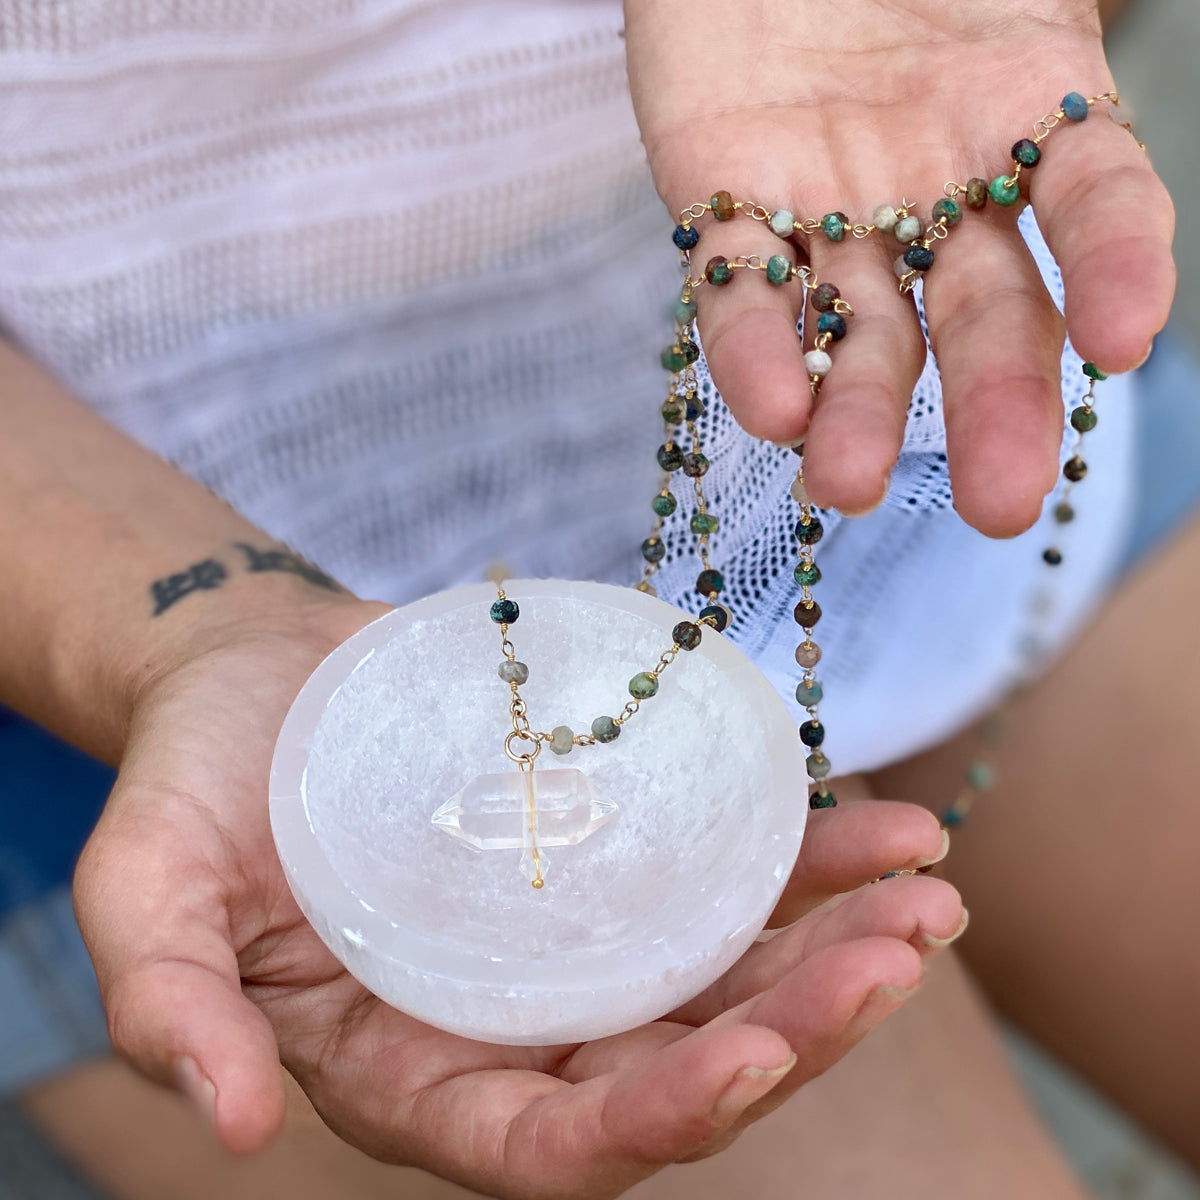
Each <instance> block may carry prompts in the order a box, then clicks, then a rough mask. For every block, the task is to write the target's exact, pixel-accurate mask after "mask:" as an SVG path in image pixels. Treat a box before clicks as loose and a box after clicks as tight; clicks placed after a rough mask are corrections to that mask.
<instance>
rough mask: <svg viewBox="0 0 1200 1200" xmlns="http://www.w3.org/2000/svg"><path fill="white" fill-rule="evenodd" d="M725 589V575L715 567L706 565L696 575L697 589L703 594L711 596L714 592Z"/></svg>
mask: <svg viewBox="0 0 1200 1200" xmlns="http://www.w3.org/2000/svg"><path fill="white" fill-rule="evenodd" d="M724 590H725V576H724V575H722V574H721V572H720V571H718V570H717V569H716V568H715V567H706V568H705V569H704V570H703V571H701V572H700V574H699V575H697V576H696V591H698V592H699V593H700V595H702V596H711V595H712V594H713V592H723V591H724Z"/></svg>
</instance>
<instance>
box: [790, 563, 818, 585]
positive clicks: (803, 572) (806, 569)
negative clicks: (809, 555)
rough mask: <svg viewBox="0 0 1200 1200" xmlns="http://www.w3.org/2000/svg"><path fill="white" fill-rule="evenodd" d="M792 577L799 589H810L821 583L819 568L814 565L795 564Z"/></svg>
mask: <svg viewBox="0 0 1200 1200" xmlns="http://www.w3.org/2000/svg"><path fill="white" fill-rule="evenodd" d="M794 575H795V579H796V583H797V584H799V586H800V587H812V585H813V584H814V583H820V582H821V568H820V567H818V566H817V564H816V563H808V564H805V563H797V564H796V570H795V572H794Z"/></svg>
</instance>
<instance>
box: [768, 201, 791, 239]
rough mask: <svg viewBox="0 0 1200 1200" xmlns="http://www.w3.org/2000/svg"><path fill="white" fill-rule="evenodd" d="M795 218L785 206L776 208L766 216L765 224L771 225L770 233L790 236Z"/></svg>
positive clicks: (782, 236) (784, 236)
mask: <svg viewBox="0 0 1200 1200" xmlns="http://www.w3.org/2000/svg"><path fill="white" fill-rule="evenodd" d="M795 220H796V218H795V217H794V216H793V215H792V214H791V213H790V212H788V210H787V209H786V208H777V209H776V210H775V211H774V212H773V213H772V214H771V215H770V217H768V218H767V224H768V225H769V226H770V227H771V232H772V233H774V234H778V235H779V237H781V238H786V237H791V236H792V234H793V232H794V229H793V225H794V224H795Z"/></svg>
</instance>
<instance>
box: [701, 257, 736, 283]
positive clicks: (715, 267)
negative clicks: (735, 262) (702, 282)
mask: <svg viewBox="0 0 1200 1200" xmlns="http://www.w3.org/2000/svg"><path fill="white" fill-rule="evenodd" d="M704 278H705V279H707V280H708V282H709V283H711V284H713V285H714V286H715V287H723V286H724V285H725V284H727V283H728V282H729V281H730V280H731V279H732V278H733V268H732V267H731V266H730V265H729V259H727V258H725V257H724V256H723V255H720V254H715V255H713V257H712V258H710V259H709V260H708V262H707V263H705V264H704Z"/></svg>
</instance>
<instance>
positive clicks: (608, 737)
mask: <svg viewBox="0 0 1200 1200" xmlns="http://www.w3.org/2000/svg"><path fill="white" fill-rule="evenodd" d="M620 736H621V727H620V725H618V724H617V723H616V721H614V720H613V719H612V717H597V718H596V719H595V720H594V721H593V722H592V737H594V738H595V739H596V741H598V742H615V741H616V740H617V738H619V737H620Z"/></svg>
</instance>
